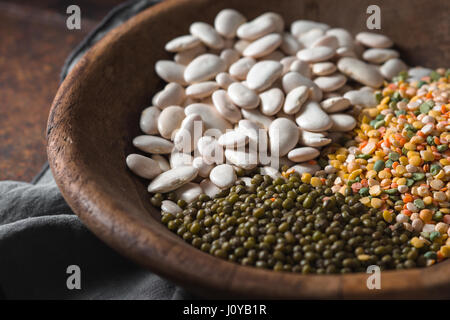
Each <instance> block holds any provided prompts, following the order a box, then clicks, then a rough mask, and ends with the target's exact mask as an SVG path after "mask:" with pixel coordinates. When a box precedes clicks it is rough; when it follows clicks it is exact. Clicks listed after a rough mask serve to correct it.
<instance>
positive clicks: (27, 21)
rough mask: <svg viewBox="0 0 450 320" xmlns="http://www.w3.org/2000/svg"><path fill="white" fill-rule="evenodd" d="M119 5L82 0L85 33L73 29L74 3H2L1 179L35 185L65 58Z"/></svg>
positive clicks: (114, 0) (107, 0) (49, 0)
mask: <svg viewBox="0 0 450 320" xmlns="http://www.w3.org/2000/svg"><path fill="white" fill-rule="evenodd" d="M119 2H120V1H119V0H100V1H95V3H92V1H90V2H89V1H79V2H78V3H77V4H78V5H79V6H80V7H81V11H82V25H81V27H82V29H81V30H73V31H70V30H68V29H67V28H66V17H67V15H66V13H65V12H66V8H67V6H69V5H70V4H72V3H71V2H70V1H65V0H64V1H55V0H44V1H31V0H25V1H20V4H17V1H0V70H1V72H0V88H1V89H0V180H24V181H29V180H30V179H32V178H33V177H34V176H35V175H36V174H37V173H38V172H39V169H40V168H41V167H42V166H43V164H44V163H45V161H46V158H47V156H46V151H45V128H46V123H47V118H48V112H49V110H50V105H51V102H52V100H53V97H54V96H55V93H56V90H57V89H58V85H59V73H60V71H61V67H62V65H63V63H64V60H65V59H66V57H67V55H68V54H69V53H70V51H71V50H72V49H73V48H74V47H75V46H76V45H77V43H78V42H80V41H81V40H82V39H83V37H85V36H86V35H87V33H88V32H90V31H91V30H92V28H93V27H94V26H95V24H96V21H99V20H100V19H101V18H102V17H103V16H104V15H105V14H106V12H108V11H109V10H110V9H111V8H112V7H113V6H114V5H115V4H117V3H119Z"/></svg>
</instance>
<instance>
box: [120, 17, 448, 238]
mask: <svg viewBox="0 0 450 320" xmlns="http://www.w3.org/2000/svg"><path fill="white" fill-rule="evenodd" d="M186 31H189V32H186V34H184V35H180V36H178V37H176V38H174V39H171V40H170V39H168V41H167V42H166V44H165V49H166V51H168V52H170V53H172V54H173V60H160V61H158V62H156V64H155V68H154V69H155V72H156V74H157V75H158V76H159V77H160V78H161V79H163V80H164V81H165V82H166V85H165V86H164V87H163V88H162V89H161V90H160V91H159V92H156V93H155V94H154V96H153V97H152V99H151V106H149V107H147V108H145V109H144V110H143V111H142V114H141V116H140V120H139V127H140V129H141V130H142V132H143V134H142V135H139V136H137V137H135V138H134V139H133V145H134V146H135V147H136V148H137V149H139V150H141V151H143V152H145V153H148V154H150V155H149V156H148V157H147V156H144V155H139V154H136V153H133V154H130V155H129V156H128V157H127V158H126V163H127V166H128V167H129V169H130V170H131V171H132V172H133V173H135V174H136V175H138V176H140V177H143V178H145V179H148V180H151V183H150V184H149V186H148V191H149V192H152V193H156V192H161V193H166V192H171V191H175V194H176V195H177V198H178V199H183V200H185V201H186V202H192V201H194V200H195V199H196V198H197V197H198V196H199V195H200V194H201V193H205V194H207V195H209V196H210V197H214V196H216V195H217V194H218V193H220V192H221V190H222V189H223V188H228V187H230V186H232V185H233V184H234V183H235V182H236V180H237V176H236V172H235V171H236V170H237V168H242V169H253V168H255V167H256V166H259V170H260V172H261V174H265V175H269V176H271V177H272V178H278V177H280V176H281V173H280V171H279V167H280V166H283V165H287V166H288V167H290V168H291V169H292V170H295V171H297V172H299V173H304V172H308V173H311V174H314V173H315V172H316V171H318V170H320V167H319V166H318V165H317V164H311V163H310V162H309V161H310V160H313V159H315V158H317V157H318V156H319V154H320V152H321V148H323V147H325V146H326V145H328V144H330V143H331V142H332V141H336V139H338V138H340V137H342V136H343V135H344V134H345V132H347V131H351V130H353V128H354V127H355V125H356V120H355V118H354V117H353V116H352V115H353V114H355V110H360V109H362V108H366V107H367V108H371V107H375V106H376V105H377V101H376V99H375V97H374V89H375V88H378V87H380V86H381V85H382V84H383V81H384V79H391V78H392V77H394V76H395V75H396V74H398V72H399V71H403V70H407V69H408V67H407V66H406V65H405V64H404V63H403V62H402V60H400V57H399V52H397V51H396V50H394V49H390V47H391V46H392V45H393V43H392V41H391V40H390V39H389V38H388V37H386V36H384V35H381V34H376V33H371V32H361V33H358V34H357V35H356V37H353V36H352V35H351V33H350V32H348V31H347V30H345V29H342V28H330V26H328V25H327V24H324V23H320V22H315V21H309V20H296V21H294V22H293V23H292V24H291V25H290V27H289V28H285V22H284V20H283V18H282V17H281V16H280V15H279V14H277V13H275V12H266V13H264V14H262V15H260V16H258V17H256V18H255V19H253V20H250V21H247V18H246V17H245V16H244V15H243V14H241V13H240V12H238V11H237V10H235V9H223V10H221V11H220V12H219V13H218V14H217V16H216V17H215V19H214V23H213V25H210V24H208V23H205V22H200V21H198V22H193V23H192V24H191V26H190V28H189V30H186ZM430 71H431V70H429V69H426V68H414V69H411V70H410V76H411V77H412V78H413V79H418V80H419V79H420V78H422V77H423V76H427V75H428V74H429V73H430ZM349 79H351V80H353V81H348V80H349ZM361 86H365V87H362V88H361ZM422 90H425V87H424V88H422ZM419 102H420V101H417V102H416V104H417V105H416V104H414V105H413V104H409V105H407V104H406V103H405V104H404V105H402V103H401V102H399V103H398V107H399V109H402V108H403V109H402V110H404V109H407V108H415V109H417V108H418V107H419V105H420V103H419ZM437 107H440V106H437ZM383 112H385V113H389V110H387V111H383ZM427 117H428V118H427ZM429 118H430V117H429V116H423V117H420V118H419V120H420V121H422V123H423V125H424V126H423V128H422V131H424V132H428V131H430V132H431V131H432V130H433V128H434V127H433V126H434V123H433V122H432V121H430V119H429ZM197 133H199V134H197ZM172 139H173V142H172V141H171V140H172ZM253 146H256V149H257V151H258V154H255V153H253V152H252V151H253V150H252V149H253ZM269 154H271V155H274V154H278V158H277V160H278V161H277V162H276V163H270V161H269V160H268V156H265V155H269ZM352 156H353V155H352ZM224 162H226V163H224ZM449 168H450V167H449V166H447V167H446V169H445V172H448V171H449ZM333 170H334V168H332V167H326V168H325V172H326V173H333V172H334V171H333ZM197 176H198V178H197ZM239 180H240V181H243V182H244V183H245V184H250V183H251V178H250V177H245V176H244V177H240V178H239ZM200 181H201V182H200ZM198 183H199V184H198ZM434 184H436V183H434ZM438 187H440V186H438V185H436V188H437V189H436V190H438V189H439V188H438ZM399 189H400V188H399ZM407 189H408V188H407ZM402 190H403V189H402ZM403 191H404V192H407V191H408V190H403ZM162 210H163V211H167V212H172V213H177V212H181V211H182V209H181V208H180V207H178V206H177V205H176V203H174V202H172V201H169V200H164V201H163V203H162ZM422 227H424V228H426V226H418V223H417V222H414V221H413V222H412V226H411V228H417V229H421V228H422Z"/></svg>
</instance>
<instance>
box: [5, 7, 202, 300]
mask: <svg viewBox="0 0 450 320" xmlns="http://www.w3.org/2000/svg"><path fill="white" fill-rule="evenodd" d="M156 2H158V1H149V0H139V1H129V2H126V3H124V4H122V5H120V6H119V7H117V8H116V9H114V10H113V11H111V13H110V14H108V16H107V17H106V18H105V19H104V20H103V21H102V23H101V24H100V25H99V26H98V27H97V28H96V29H95V30H94V32H92V33H91V34H90V35H89V36H88V37H87V38H86V39H85V40H84V41H83V42H82V43H81V44H80V45H79V46H78V47H77V48H76V49H75V50H74V52H73V53H72V54H71V55H70V57H69V59H68V60H67V61H66V64H65V66H64V68H63V71H62V74H61V76H62V78H64V77H65V75H66V74H67V73H68V71H69V70H70V69H71V68H72V67H73V65H74V64H75V63H76V61H78V60H79V58H80V57H81V56H82V55H83V54H84V52H86V51H87V50H88V48H89V47H90V46H92V45H93V44H94V43H95V42H97V41H98V40H99V39H101V38H102V37H103V36H104V35H105V34H106V33H107V32H108V31H109V30H110V29H112V28H114V27H116V26H118V25H120V24H121V23H123V22H124V21H125V20H127V19H129V18H130V17H132V16H133V15H135V14H137V13H138V12H140V11H142V10H144V9H145V8H147V7H149V6H150V5H152V4H154V3H156ZM70 266H76V267H78V268H79V269H77V271H73V269H70V268H69V267H70ZM68 268H69V269H68ZM73 276H77V280H79V284H80V288H79V289H77V288H73V286H71V285H70V284H73V282H72V280H73V281H76V280H74V278H73ZM69 278H70V279H69ZM68 282H69V286H68ZM0 297H1V298H3V299H192V298H193V296H192V295H190V294H189V293H187V292H186V291H185V290H183V289H181V288H179V287H176V286H175V285H173V284H172V283H170V282H168V281H167V280H164V279H162V278H160V277H159V276H157V275H155V274H152V273H151V272H149V271H148V270H145V269H143V268H141V267H139V266H138V265H136V264H135V263H133V262H131V261H129V260H127V259H126V258H124V257H122V256H121V255H119V254H118V253H116V252H115V251H114V250H112V249H111V248H109V247H108V246H106V245H105V244H104V243H103V242H102V241H101V240H99V239H98V238H96V237H95V236H94V235H93V234H92V233H91V232H90V231H89V230H88V229H87V228H86V227H85V226H84V225H83V224H82V222H81V221H80V220H79V219H78V217H77V216H76V215H74V214H73V212H72V211H71V209H70V208H69V206H68V205H67V204H66V202H65V201H64V199H63V197H62V196H61V193H60V192H59V190H58V187H57V186H56V183H55V181H54V180H53V177H52V174H51V171H50V170H49V168H48V165H46V166H45V167H44V168H43V170H42V172H41V173H40V174H39V175H38V176H37V177H36V178H35V179H34V180H33V181H32V183H25V182H14V181H2V182H0Z"/></svg>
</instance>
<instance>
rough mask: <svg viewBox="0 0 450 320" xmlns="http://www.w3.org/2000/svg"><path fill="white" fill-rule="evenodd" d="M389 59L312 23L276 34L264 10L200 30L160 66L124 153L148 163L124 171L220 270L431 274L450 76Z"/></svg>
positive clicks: (443, 241) (390, 52)
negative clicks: (159, 83)
mask: <svg viewBox="0 0 450 320" xmlns="http://www.w3.org/2000/svg"><path fill="white" fill-rule="evenodd" d="M392 45H393V43H392V41H391V40H390V39H389V38H388V37H386V36H384V35H379V34H374V33H368V32H361V33H359V34H357V35H356V37H355V38H353V36H352V35H351V34H350V33H349V32H348V31H347V30H345V29H341V28H334V29H332V28H330V27H329V26H328V25H326V24H323V23H318V22H313V21H307V20H297V21H294V22H293V23H292V25H291V28H290V32H286V31H285V25H284V21H283V19H282V17H281V16H280V15H278V14H276V13H273V12H269V13H265V14H263V15H261V16H259V17H257V18H255V19H254V20H251V21H247V19H246V18H245V17H244V16H243V15H241V14H240V13H239V12H237V11H235V10H233V9H225V10H222V11H221V12H219V14H218V15H217V16H216V19H215V21H214V26H211V25H209V24H206V23H202V22H195V23H193V24H192V25H191V28H190V35H185V36H180V37H178V38H176V39H173V40H172V41H170V42H168V43H167V45H166V50H167V51H169V52H174V53H175V56H174V61H170V60H162V61H158V62H157V64H156V66H155V70H156V73H157V74H158V75H159V76H160V77H161V78H162V79H164V80H165V81H167V82H168V85H167V86H166V87H165V88H164V89H163V90H162V91H160V92H158V93H157V94H156V95H155V96H154V98H153V101H152V106H150V107H148V108H147V109H145V110H144V112H143V113H142V116H141V122H140V126H141V129H142V131H143V132H144V133H145V135H141V136H139V137H136V138H135V139H134V140H133V144H134V146H135V147H137V148H138V149H140V150H141V151H143V152H145V153H149V154H151V157H146V156H144V155H140V154H131V155H129V156H128V157H127V165H128V167H129V168H130V170H131V171H133V172H134V173H135V174H137V175H138V176H140V177H143V178H145V179H148V180H151V182H150V184H149V187H148V191H149V192H150V193H151V194H152V196H151V198H150V201H151V203H152V205H154V206H156V207H159V208H161V214H162V216H161V221H162V222H163V223H164V224H165V225H166V226H167V227H168V229H170V230H171V231H173V232H174V233H176V234H177V235H179V236H180V237H182V238H183V239H184V240H185V241H187V242H189V243H190V244H192V245H193V246H194V247H196V248H198V249H200V250H202V251H204V252H206V253H209V254H212V255H214V256H216V257H219V258H222V259H225V260H229V261H233V262H236V263H239V264H242V265H248V266H254V267H258V268H266V269H272V270H275V271H289V272H300V273H304V274H309V273H317V274H335V273H351V272H364V271H366V269H367V267H368V266H369V265H378V266H380V268H381V269H382V270H386V269H409V268H414V267H425V266H430V265H433V264H435V263H436V262H440V261H442V260H444V259H446V258H448V257H450V238H449V235H450V229H449V224H450V190H449V189H450V150H448V144H449V140H450V133H449V129H450V125H449V114H450V103H449V96H450V84H449V81H450V69H449V70H445V69H437V70H431V69H427V68H422V67H416V68H409V67H408V66H406V65H405V63H404V62H402V61H401V60H400V59H399V54H398V52H397V51H396V50H394V49H391V48H390V47H391V46H392ZM194 124H197V125H198V124H200V126H201V129H202V131H203V134H201V135H200V136H198V137H196V135H195V134H193V133H194V127H195V125H194ZM209 129H216V133H208V130H209ZM205 132H206V133H205ZM217 132H218V133H217ZM252 142H255V143H256V145H257V146H258V148H259V149H258V151H261V150H260V149H261V148H264V150H263V151H267V153H268V154H269V155H271V154H275V151H276V153H277V154H278V156H279V158H277V159H278V160H279V163H280V166H279V167H278V166H276V165H273V164H272V163H265V162H264V160H263V159H262V158H261V157H256V160H255V157H252V156H250V155H249V154H250V151H249V145H251V143H252ZM261 146H262V147H261ZM266 149H267V150H266ZM252 160H253V161H252ZM271 164H272V165H273V167H272V166H271Z"/></svg>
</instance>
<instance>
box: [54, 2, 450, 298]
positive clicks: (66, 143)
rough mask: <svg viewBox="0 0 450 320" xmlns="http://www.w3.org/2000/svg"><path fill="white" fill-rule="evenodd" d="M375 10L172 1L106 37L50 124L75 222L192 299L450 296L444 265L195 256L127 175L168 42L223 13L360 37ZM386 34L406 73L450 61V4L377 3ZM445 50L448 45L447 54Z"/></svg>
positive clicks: (141, 185) (359, 5) (59, 98)
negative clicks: (258, 261) (307, 23)
mask: <svg viewBox="0 0 450 320" xmlns="http://www.w3.org/2000/svg"><path fill="white" fill-rule="evenodd" d="M370 4H371V1H366V0H364V1H358V2H356V1H351V0H346V1H343V0H341V1H334V0H321V1H312V0H303V1H302V0H296V1H287V0H286V1H285V0H265V1H258V0H254V1H245V0H227V1H225V0H210V1H209V0H180V1H175V0H169V1H165V2H163V3H162V4H159V5H156V6H154V7H152V8H150V9H148V10H146V11H144V12H142V13H141V14H139V15H137V16H136V17H134V18H132V19H131V20H129V21H128V22H126V23H125V24H123V25H122V26H120V27H118V28H117V29H115V30H113V31H112V32H110V33H109V34H108V35H107V36H106V37H105V38H104V39H103V40H102V41H100V42H99V43H98V44H97V45H96V46H95V47H93V48H92V49H91V50H90V51H89V52H88V53H87V54H86V56H85V57H84V58H83V59H82V60H81V61H80V62H79V63H78V65H77V66H76V67H75V68H74V70H73V71H72V72H71V73H70V74H69V76H68V77H67V79H66V80H65V81H64V82H63V83H62V85H61V87H60V88H59V90H58V93H57V95H56V97H55V100H54V102H53V106H52V109H51V112H50V116H49V120H48V137H47V138H48V158H49V162H50V166H51V169H52V172H53V174H54V177H55V180H56V182H57V184H58V186H59V188H60V189H61V192H62V194H63V196H64V198H65V199H66V201H67V202H68V204H69V205H70V206H71V208H72V209H73V210H74V212H75V213H76V214H77V215H78V216H79V217H80V218H81V220H82V221H83V222H84V223H85V224H86V225H87V226H88V228H89V229H90V230H92V231H93V232H94V233H95V234H96V235H97V236H98V237H99V238H101V239H102V240H103V241H105V242H106V243H107V244H108V245H110V246H111V247H113V248H115V249H116V250H118V251H119V252H121V253H122V254H123V255H125V256H127V257H129V258H131V259H133V260H134V261H136V262H138V263H140V264H141V265H143V266H145V267H147V268H148V269H150V270H152V271H153V272H155V273H157V274H159V275H161V276H163V277H165V278H168V279H170V280H171V281H173V282H174V283H176V284H178V285H181V286H184V287H186V288H187V289H188V290H191V291H193V292H196V293H199V294H201V295H204V296H206V297H233V298H238V297H239V298H241V297H246V298H249V297H251V298H280V299H281V298H287V299H298V298H333V299H334V298H339V299H340V298H432V297H439V298H443V297H449V296H450V290H449V289H450V261H446V262H443V263H440V264H437V265H436V266H433V267H430V268H425V269H414V270H408V271H389V272H387V271H386V272H382V277H381V290H369V289H368V288H367V286H366V281H367V278H368V276H369V274H365V273H359V274H351V275H327V276H319V275H299V274H292V273H277V272H272V271H268V270H258V269H256V268H251V267H243V266H240V265H237V264H234V263H230V262H227V261H224V260H220V259H218V258H215V257H213V256H210V255H208V254H206V253H203V252H201V251H200V250H197V249H195V248H194V247H192V246H190V245H189V244H187V243H185V242H184V241H183V240H182V239H180V238H178V237H177V236H176V235H174V234H173V233H171V232H170V231H169V230H168V229H166V228H165V227H164V226H163V225H162V224H161V223H160V221H159V217H160V212H159V211H158V210H157V209H155V208H153V207H152V206H151V205H150V203H149V194H148V193H147V191H146V186H147V182H146V181H143V180H141V179H139V178H137V177H136V176H135V175H134V174H132V173H131V172H130V171H129V170H128V169H127V167H126V166H125V157H126V155H128V154H129V153H132V152H135V150H134V148H133V146H132V144H131V141H132V138H133V137H135V136H136V135H138V134H140V133H139V126H138V123H139V116H140V113H141V111H142V110H143V108H144V107H146V106H148V105H149V103H150V100H151V97H152V95H153V94H154V93H155V92H156V91H157V90H159V89H160V88H161V87H162V85H163V83H162V82H161V81H160V80H159V79H158V77H157V75H156V74H155V72H154V64H155V62H156V61H157V60H159V59H163V58H169V55H168V54H167V53H166V52H164V50H163V48H164V44H165V43H166V42H167V41H168V40H170V39H172V38H173V37H175V36H178V35H182V34H186V33H188V28H189V25H190V23H191V22H193V21H198V20H200V21H207V22H210V23H212V22H213V19H214V16H215V15H216V14H217V12H218V11H219V10H220V9H222V8H225V7H231V8H236V9H238V10H239V11H241V12H243V13H244V14H246V15H247V17H248V18H253V17H255V16H257V15H259V14H261V13H262V12H265V11H275V12H279V13H281V14H282V15H283V16H284V18H285V19H286V22H287V23H288V24H290V23H291V22H292V21H293V20H294V19H299V18H303V19H312V20H317V21H323V22H326V23H328V24H330V25H331V26H335V27H344V28H347V29H349V30H351V31H352V32H354V33H356V32H358V31H361V30H364V29H365V26H366V23H365V20H366V17H367V14H366V8H367V6H368V5H370ZM381 10H382V12H381V18H382V31H383V32H384V33H385V34H387V35H388V36H390V37H391V38H392V39H393V40H394V41H395V42H396V44H397V46H398V49H399V50H400V51H401V52H402V56H403V58H405V60H406V61H407V62H408V63H410V64H411V65H425V66H429V67H437V66H442V67H446V66H445V64H446V63H447V62H448V61H449V52H450V50H448V43H450V41H449V36H448V32H447V31H448V22H447V16H446V13H447V12H448V1H419V0H417V1H411V0H393V1H383V5H382V6H381ZM443 44H446V45H447V47H444V45H443Z"/></svg>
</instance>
